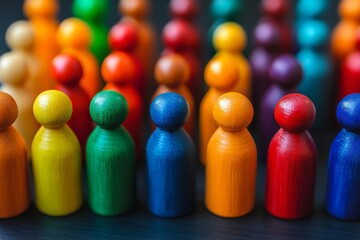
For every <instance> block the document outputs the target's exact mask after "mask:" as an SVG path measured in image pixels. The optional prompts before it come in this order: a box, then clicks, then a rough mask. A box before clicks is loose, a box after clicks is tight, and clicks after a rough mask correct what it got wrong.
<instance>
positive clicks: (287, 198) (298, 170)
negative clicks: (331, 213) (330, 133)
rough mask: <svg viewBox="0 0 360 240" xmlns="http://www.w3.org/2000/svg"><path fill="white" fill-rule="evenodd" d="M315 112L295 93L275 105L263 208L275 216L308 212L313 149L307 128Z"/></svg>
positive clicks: (311, 196) (311, 195) (313, 172)
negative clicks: (275, 127) (274, 121)
mask: <svg viewBox="0 0 360 240" xmlns="http://www.w3.org/2000/svg"><path fill="white" fill-rule="evenodd" d="M315 112H316V110H315V106H314V104H313V103H312V102H311V100H310V99H309V98H308V97H306V96H304V95H302V94H299V93H292V94H288V95H286V96H284V97H283V98H281V99H280V100H279V102H278V103H277V105H276V107H275V111H274V114H275V119H276V121H277V123H278V124H279V125H280V127H281V128H280V130H279V131H278V132H277V133H276V134H275V136H274V137H273V139H272V140H271V142H270V146H269V151H268V159H267V177H266V195H265V207H266V210H267V211H268V212H269V213H270V214H272V215H274V216H275V217H279V218H285V219H296V218H302V217H305V216H307V215H309V214H310V213H311V212H312V209H313V199H314V189H315V175H316V160H317V149H316V145H315V143H314V140H313V139H312V137H311V135H310V134H309V132H308V131H307V129H308V128H310V126H311V125H312V124H313V122H314V120H315V114H316V113H315Z"/></svg>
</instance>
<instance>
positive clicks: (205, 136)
mask: <svg viewBox="0 0 360 240" xmlns="http://www.w3.org/2000/svg"><path fill="white" fill-rule="evenodd" d="M204 78H205V82H206V83H207V85H208V86H209V87H210V88H209V90H208V91H207V92H206V94H205V96H204V97H203V99H202V101H201V104H200V111H199V128H200V129H199V135H200V161H201V163H202V164H203V165H206V149H207V146H208V142H209V140H210V138H211V136H212V135H213V133H214V132H215V131H216V129H217V128H218V125H217V124H216V122H215V120H214V118H213V107H214V105H215V103H216V101H217V99H218V97H220V96H221V95H222V94H224V93H226V92H230V91H232V90H233V89H234V87H235V86H236V84H237V81H238V80H239V69H238V66H237V64H236V61H234V59H233V57H231V56H229V55H221V56H215V57H213V58H212V59H211V60H210V61H209V62H208V64H207V65H206V67H205V72H204Z"/></svg>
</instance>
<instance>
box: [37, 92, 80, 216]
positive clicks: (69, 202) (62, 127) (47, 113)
mask: <svg viewBox="0 0 360 240" xmlns="http://www.w3.org/2000/svg"><path fill="white" fill-rule="evenodd" d="M33 111H34V115H35V118H36V120H37V121H38V122H39V123H40V124H41V125H42V127H41V128H40V129H39V131H38V132H37V133H36V135H35V137H34V140H33V143H32V146H31V153H32V163H33V175H34V185H35V204H36V207H37V208H38V210H39V211H40V212H42V213H44V214H47V215H50V216H64V215H68V214H70V213H73V212H75V211H76V210H78V209H79V208H80V207H81V205H82V201H83V197H82V191H81V186H82V185H81V150H80V144H79V141H78V139H77V138H76V136H75V134H74V132H73V131H72V130H71V129H70V128H69V127H68V126H67V125H66V122H67V121H68V120H69V119H70V117H71V114H72V105H71V101H70V99H69V97H68V96H66V95H65V93H62V92H60V91H56V90H48V91H45V92H43V93H41V94H40V95H39V96H38V97H37V98H36V99H35V102H34V107H33Z"/></svg>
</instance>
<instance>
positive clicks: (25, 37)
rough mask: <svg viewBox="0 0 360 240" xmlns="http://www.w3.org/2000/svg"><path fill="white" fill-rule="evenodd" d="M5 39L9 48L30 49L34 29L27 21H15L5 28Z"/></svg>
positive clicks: (32, 42) (33, 39)
mask: <svg viewBox="0 0 360 240" xmlns="http://www.w3.org/2000/svg"><path fill="white" fill-rule="evenodd" d="M5 40H6V44H7V45H8V46H9V47H10V48H11V49H23V50H30V49H31V48H32V47H33V46H34V41H35V35H34V30H33V28H32V26H31V24H30V23H29V22H28V21H24V20H20V21H16V22H14V23H12V24H11V25H10V26H9V27H8V29H7V30H6V34H5Z"/></svg>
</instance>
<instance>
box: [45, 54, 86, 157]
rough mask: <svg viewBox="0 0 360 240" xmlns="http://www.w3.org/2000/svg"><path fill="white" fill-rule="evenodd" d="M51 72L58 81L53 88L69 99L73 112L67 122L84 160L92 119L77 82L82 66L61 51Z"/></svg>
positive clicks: (84, 94) (83, 93) (82, 90)
mask: <svg viewBox="0 0 360 240" xmlns="http://www.w3.org/2000/svg"><path fill="white" fill-rule="evenodd" d="M52 72H53V75H54V78H55V80H56V81H57V82H58V84H57V85H56V87H55V89H56V90H59V91H61V92H63V93H65V94H66V95H67V96H68V97H69V98H70V100H71V103H72V107H73V114H72V115H71V118H70V120H69V121H68V122H67V124H68V126H69V127H70V128H71V129H72V130H73V131H74V133H75V135H76V136H77V138H78V139H79V142H80V146H81V153H82V156H83V158H82V159H83V161H85V145H86V140H87V138H88V136H89V135H90V133H91V131H92V121H91V118H90V113H89V107H90V97H89V95H88V94H87V93H86V92H85V91H84V89H83V88H82V87H81V86H80V84H79V82H80V79H81V77H82V75H83V70H82V66H81V64H80V62H79V61H78V60H77V59H76V58H75V57H72V56H70V55H68V54H65V53H62V54H59V55H58V56H56V57H55V58H54V60H53V64H52Z"/></svg>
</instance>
